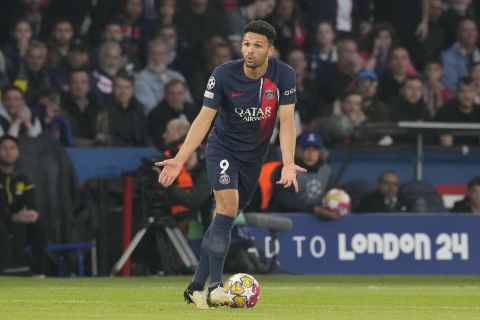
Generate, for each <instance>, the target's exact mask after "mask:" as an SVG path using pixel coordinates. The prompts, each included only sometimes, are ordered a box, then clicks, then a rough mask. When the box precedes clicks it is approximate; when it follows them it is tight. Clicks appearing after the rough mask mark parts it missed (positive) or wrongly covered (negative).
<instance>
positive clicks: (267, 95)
mask: <svg viewBox="0 0 480 320" xmlns="http://www.w3.org/2000/svg"><path fill="white" fill-rule="evenodd" d="M264 95H265V98H267V100H272V99H273V98H275V91H273V90H272V89H267V90H265V94H264Z"/></svg>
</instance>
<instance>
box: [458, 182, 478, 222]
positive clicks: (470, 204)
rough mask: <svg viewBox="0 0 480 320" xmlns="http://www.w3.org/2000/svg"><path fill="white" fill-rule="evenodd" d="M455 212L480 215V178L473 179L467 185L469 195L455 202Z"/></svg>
mask: <svg viewBox="0 0 480 320" xmlns="http://www.w3.org/2000/svg"><path fill="white" fill-rule="evenodd" d="M452 211H453V212H458V213H472V214H480V176H477V177H474V178H472V180H470V181H469V182H468V185H467V195H466V196H465V198H464V199H463V200H460V201H457V202H455V204H454V205H453V209H452Z"/></svg>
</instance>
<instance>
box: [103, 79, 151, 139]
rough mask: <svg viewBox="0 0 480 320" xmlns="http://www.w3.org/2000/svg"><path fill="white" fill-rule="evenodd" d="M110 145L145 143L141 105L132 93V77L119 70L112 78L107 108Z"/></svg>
mask: <svg viewBox="0 0 480 320" xmlns="http://www.w3.org/2000/svg"><path fill="white" fill-rule="evenodd" d="M108 123H109V132H110V141H111V143H110V144H111V145H112V146H115V147H130V146H132V147H140V146H143V145H145V131H146V130H145V119H144V115H143V106H142V105H141V104H140V103H139V102H138V101H137V99H136V98H135V96H134V95H133V78H132V77H131V76H129V75H128V74H127V73H126V72H119V73H118V74H117V75H116V76H115V77H114V78H113V103H112V104H111V105H110V107H109V109H108Z"/></svg>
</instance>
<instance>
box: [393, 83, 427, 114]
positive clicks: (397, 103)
mask: <svg viewBox="0 0 480 320" xmlns="http://www.w3.org/2000/svg"><path fill="white" fill-rule="evenodd" d="M423 92H424V88H423V83H422V79H421V78H419V77H417V76H412V77H407V78H406V79H405V81H404V82H403V84H402V88H401V90H400V95H399V96H397V97H396V98H394V99H393V100H392V101H391V103H390V115H391V120H392V121H395V122H399V121H430V120H432V117H431V115H430V112H429V111H428V108H427V105H426V104H425V102H424V100H423Z"/></svg>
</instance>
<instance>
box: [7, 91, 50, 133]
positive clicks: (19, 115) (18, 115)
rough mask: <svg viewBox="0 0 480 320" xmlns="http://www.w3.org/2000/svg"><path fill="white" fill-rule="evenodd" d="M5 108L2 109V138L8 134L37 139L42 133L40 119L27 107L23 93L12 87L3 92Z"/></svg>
mask: <svg viewBox="0 0 480 320" xmlns="http://www.w3.org/2000/svg"><path fill="white" fill-rule="evenodd" d="M2 102H3V106H1V107H0V137H1V136H3V135H4V134H8V135H10V136H12V137H15V138H18V137H19V136H21V135H26V136H28V137H32V138H35V137H37V136H38V135H39V134H40V133H41V132H42V127H41V124H40V121H39V120H38V118H36V117H35V116H33V115H32V112H31V111H30V109H29V108H28V107H27V105H26V102H25V95H24V93H23V91H22V90H21V89H19V88H17V87H10V88H7V89H6V90H4V91H3V96H2Z"/></svg>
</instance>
